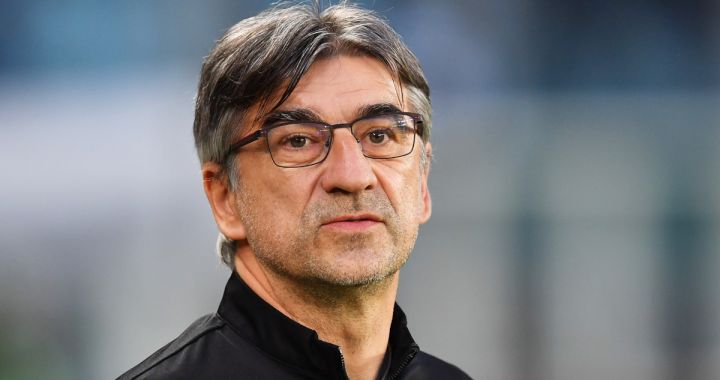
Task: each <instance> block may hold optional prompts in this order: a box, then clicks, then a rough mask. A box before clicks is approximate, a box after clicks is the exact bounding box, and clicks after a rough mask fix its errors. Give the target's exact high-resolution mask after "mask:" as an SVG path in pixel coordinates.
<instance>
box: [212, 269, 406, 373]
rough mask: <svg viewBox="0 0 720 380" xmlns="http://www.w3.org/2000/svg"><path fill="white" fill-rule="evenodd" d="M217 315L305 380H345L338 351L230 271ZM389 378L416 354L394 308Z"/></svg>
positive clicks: (343, 367) (404, 319)
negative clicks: (308, 379)
mask: <svg viewBox="0 0 720 380" xmlns="http://www.w3.org/2000/svg"><path fill="white" fill-rule="evenodd" d="M218 314H219V315H220V317H221V318H222V319H224V320H225V321H226V322H227V323H228V324H229V325H230V327H231V328H233V330H235V331H236V332H237V333H238V334H240V336H242V337H243V338H244V339H246V340H248V341H250V342H251V343H252V344H254V345H255V346H256V347H258V348H259V349H261V350H262V351H264V352H265V353H267V354H269V355H271V356H273V357H275V358H276V359H279V360H281V361H282V362H284V363H286V364H288V365H290V366H292V367H295V368H297V369H298V370H300V371H302V372H307V375H308V377H316V376H318V377H322V378H334V379H344V378H347V374H346V372H345V364H344V359H343V357H342V354H341V352H340V348H339V347H338V346H336V345H334V344H331V343H327V342H324V341H321V340H320V339H319V338H318V335H317V333H316V332H315V331H314V330H311V329H309V328H307V327H305V326H303V325H301V324H299V323H297V322H295V321H293V320H292V319H290V318H288V317H287V316H286V315H285V314H283V313H281V312H280V311H278V310H277V309H275V308H274V307H272V306H271V305H270V304H268V303H267V302H265V301H264V300H263V299H262V298H260V297H259V296H258V295H257V294H255V292H253V291H252V289H250V287H248V286H247V284H245V282H244V281H243V280H242V279H241V278H240V276H239V275H238V274H237V273H236V272H234V271H233V273H232V274H231V275H230V279H229V280H228V282H227V285H226V286H225V293H224V294H223V298H222V301H220V307H219V308H218ZM389 349H390V352H392V357H391V362H390V369H389V371H388V373H389V376H390V378H393V377H395V376H397V374H398V373H399V372H401V371H402V369H403V368H404V367H405V366H406V365H407V364H408V363H409V362H410V360H412V358H413V357H414V356H415V355H416V354H417V352H418V351H419V347H418V345H417V344H416V343H415V341H414V340H413V338H412V336H411V335H410V331H409V330H408V328H407V319H406V317H405V313H403V311H402V310H401V309H400V307H399V306H398V305H397V304H395V308H394V311H393V320H392V323H391V326H390V340H389Z"/></svg>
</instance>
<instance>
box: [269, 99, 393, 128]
mask: <svg viewBox="0 0 720 380" xmlns="http://www.w3.org/2000/svg"><path fill="white" fill-rule="evenodd" d="M394 112H402V110H401V109H400V108H398V106H396V105H394V104H392V103H375V104H368V105H364V106H362V107H360V108H358V109H357V111H355V119H361V118H364V117H369V116H375V115H384V114H388V113H394ZM282 122H311V123H322V124H327V123H326V122H324V121H323V120H322V118H321V117H320V116H319V115H318V114H317V113H315V112H314V111H312V110H310V109H307V108H295V109H289V110H275V111H272V112H270V113H268V114H267V115H266V116H265V118H264V121H263V123H262V124H263V126H271V125H273V124H276V123H282Z"/></svg>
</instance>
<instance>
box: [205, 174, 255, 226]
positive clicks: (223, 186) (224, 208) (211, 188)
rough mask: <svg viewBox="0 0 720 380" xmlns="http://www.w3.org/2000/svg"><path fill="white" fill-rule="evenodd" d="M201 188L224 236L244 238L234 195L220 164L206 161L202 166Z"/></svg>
mask: <svg viewBox="0 0 720 380" xmlns="http://www.w3.org/2000/svg"><path fill="white" fill-rule="evenodd" d="M202 177H203V188H204V189H205V195H206V196H207V199H208V202H209V203H210V208H211V209H212V213H213V217H214V218H215V223H217V226H218V229H219V230H220V232H222V234H223V235H225V237H227V238H228V239H231V240H245V238H246V236H247V235H246V233H245V226H244V225H243V223H242V221H241V220H240V216H239V215H238V211H237V207H235V196H234V194H233V193H232V192H231V191H230V189H229V188H228V180H227V179H226V178H224V176H223V174H222V170H221V168H220V165H218V164H217V163H214V162H206V163H204V164H203V166H202Z"/></svg>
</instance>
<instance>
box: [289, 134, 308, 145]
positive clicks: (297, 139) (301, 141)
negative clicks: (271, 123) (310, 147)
mask: <svg viewBox="0 0 720 380" xmlns="http://www.w3.org/2000/svg"><path fill="white" fill-rule="evenodd" d="M287 143H288V144H290V146H291V147H293V148H302V147H304V146H306V145H307V144H308V138H307V137H306V136H300V135H295V136H290V137H288V139H287Z"/></svg>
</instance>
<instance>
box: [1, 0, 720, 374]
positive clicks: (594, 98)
mask: <svg viewBox="0 0 720 380" xmlns="http://www.w3.org/2000/svg"><path fill="white" fill-rule="evenodd" d="M81 3H82V2H81ZM216 3H217V4H216ZM257 3H261V2H257ZM213 4H214V5H215V6H217V7H218V9H225V8H223V6H225V7H226V8H228V7H229V6H228V5H227V4H225V3H223V2H221V1H216V2H215V3H213ZM253 4H254V5H253V6H255V5H257V8H258V9H259V8H262V7H264V3H263V4H261V5H262V6H260V5H258V4H255V2H253ZM459 4H461V5H455V6H454V7H448V8H443V7H440V6H427V7H426V8H414V7H412V6H410V5H407V4H406V3H405V2H399V3H398V9H397V10H393V11H388V12H390V13H389V17H390V18H391V21H394V22H396V24H395V23H394V24H393V25H394V26H395V27H396V28H398V30H399V32H400V33H401V34H403V35H404V36H405V37H406V39H407V41H408V43H409V44H410V47H411V48H413V49H414V50H415V51H416V52H417V53H418V55H419V56H420V59H421V61H423V63H424V65H425V68H426V70H427V73H428V77H429V79H430V83H431V86H433V89H434V93H433V105H434V114H435V118H434V130H433V152H434V154H435V161H434V162H433V164H432V165H433V166H432V169H431V175H430V188H431V193H432V196H433V206H434V207H433V216H432V219H431V220H430V222H429V223H428V224H427V225H425V226H423V227H422V228H421V232H420V237H419V239H418V242H417V245H416V249H415V251H414V253H413V256H412V258H411V259H410V261H409V263H408V264H407V266H406V267H405V268H404V269H403V270H402V274H401V285H400V294H399V303H400V304H401V306H402V307H403V308H404V309H405V311H406V313H407V314H408V318H409V324H410V328H411V331H412V333H413V335H414V337H415V339H416V340H417V341H418V342H419V344H420V346H421V347H422V348H423V349H424V350H426V351H428V352H430V353H432V354H435V355H437V356H440V357H442V358H444V359H447V360H448V361H450V362H452V363H455V364H457V365H458V366H459V367H461V368H463V369H464V370H465V371H466V372H468V374H470V375H471V376H472V377H473V378H475V379H498V380H505V379H519V380H531V379H532V380H535V379H538V380H546V379H547V380H550V379H559V380H572V379H589V380H595V379H597V380H601V379H634V380H655V379H668V380H670V379H673V380H674V379H683V380H685V379H690V380H710V379H717V378H720V365H718V363H720V164H718V163H720V107H718V105H720V91H718V90H717V87H712V86H709V87H702V86H700V87H697V86H688V87H682V86H679V87H677V86H676V87H673V86H669V87H662V86H659V89H655V88H654V87H653V86H647V85H645V84H642V83H640V84H632V85H629V86H625V87H623V86H616V87H613V86H602V85H600V86H596V87H594V85H591V86H578V87H572V86H571V87H570V88H562V89H557V88H554V89H550V90H548V89H547V88H544V87H543V86H542V85H540V84H537V85H536V84H531V85H528V86H525V87H522V86H507V88H500V89H498V87H497V85H496V84H492V82H493V81H494V80H495V79H493V78H495V76H497V77H498V78H503V75H505V76H506V77H505V78H506V80H508V81H510V79H507V78H509V77H513V75H521V74H522V73H523V72H524V71H523V70H520V69H518V68H517V67H516V68H515V70H516V71H512V68H509V67H508V66H504V62H505V61H503V59H505V58H507V56H503V55H502V54H501V53H502V51H500V52H498V51H499V50H498V48H497V44H501V43H507V42H512V41H515V40H514V39H513V37H512V36H510V37H503V36H492V35H490V36H488V35H487V34H482V35H475V34H469V36H476V37H477V38H475V37H473V38H469V37H467V36H468V34H467V33H471V32H472V31H473V30H474V29H471V28H470V26H469V25H471V23H468V21H463V19H461V16H459V15H461V14H462V11H463V10H464V9H470V10H472V12H480V11H481V10H478V9H476V8H473V7H476V6H475V5H473V4H471V2H460V3H459ZM488 4H495V5H494V6H496V7H499V8H497V9H495V8H492V7H490V6H488V7H489V8H492V9H489V10H488V9H484V11H485V12H489V13H490V14H493V12H497V13H498V14H500V15H504V17H506V18H502V20H506V21H507V20H510V21H517V20H518V19H522V17H520V16H518V15H519V14H521V13H522V12H520V11H517V12H516V13H513V12H512V11H511V10H512V9H514V8H512V7H518V9H520V8H522V6H523V5H522V4H520V3H518V2H510V3H509V4H514V5H512V6H510V5H507V8H503V7H501V6H500V5H498V4H500V2H489V3H488ZM391 5H392V4H391ZM16 6H17V4H16ZM384 6H385V3H383V5H382V6H376V9H386V8H389V7H390V6H389V5H388V6H387V7H384ZM158 7H159V8H161V7H160V6H158ZM463 7H466V8H463ZM393 9H394V8H393ZM423 9H424V10H423ZM403 10H407V12H402V11H403ZM217 12H220V11H217ZM254 12H255V10H253V11H252V12H251V11H250V10H247V11H245V13H243V12H238V13H236V14H234V15H233V18H234V19H235V20H237V19H240V18H242V17H246V16H248V15H250V14H252V13H254ZM468 12H469V11H468ZM411 16H415V17H416V18H418V17H419V19H420V20H423V17H426V18H427V17H429V18H431V19H433V20H440V21H442V22H444V23H449V24H448V27H447V28H444V27H443V25H445V24H440V25H436V26H434V28H435V29H431V30H433V31H435V32H436V33H441V31H444V33H447V35H443V34H433V35H432V36H430V37H427V38H428V41H430V42H432V43H433V44H434V45H433V46H434V47H435V49H438V50H440V51H441V52H442V44H443V42H444V41H445V40H446V39H451V40H452V41H453V44H455V45H453V44H448V45H449V46H451V48H452V49H458V50H461V49H464V50H465V52H464V53H463V54H461V55H459V57H460V58H458V61H457V62H451V63H448V64H449V65H450V68H452V69H453V70H461V71H462V70H464V71H462V72H460V73H454V72H453V71H452V70H446V69H444V66H443V64H444V63H447V62H446V61H447V59H446V58H445V57H447V54H439V56H435V54H434V51H433V48H432V47H428V46H426V45H423V44H422V43H423V42H424V41H425V40H424V39H423V38H424V36H425V33H426V32H425V31H424V30H422V29H421V28H419V26H418V25H428V24H427V23H426V24H423V23H409V24H408V21H407V20H408V19H412V17H411ZM228 17H229V16H228ZM648 17H649V16H648ZM490 19H491V17H488V16H486V17H485V18H483V21H484V22H485V23H486V24H483V25H486V26H482V27H479V28H480V29H482V30H485V31H493V30H496V31H497V30H504V29H498V28H500V26H499V25H504V24H503V23H502V22H500V21H496V23H495V24H493V22H492V20H490ZM488 23H489V25H488ZM183 25H186V24H183ZM213 25H215V24H213ZM227 25H229V24H227ZM227 25H226V26H227ZM494 27H495V28H494ZM431 28H432V26H431ZM505 28H510V27H509V26H505ZM661 29H662V28H661ZM206 30H207V28H206ZM221 31H222V28H216V29H212V31H211V32H207V31H206V33H210V34H211V35H213V36H214V37H213V38H216V37H217V36H219V35H220V33H221ZM474 31H475V32H476V31H477V30H474ZM515 32H516V33H519V32H518V31H517V30H516V31H515ZM522 32H523V33H529V32H528V31H526V30H524V31H522ZM185 33H186V34H190V33H189V32H185ZM213 33H214V34H213ZM456 35H464V36H466V38H465V39H452V37H453V36H456ZM516 38H519V37H516ZM529 40H530V39H528V41H529ZM477 41H480V42H482V44H479V46H476V48H477V49H476V50H472V49H471V48H472V47H473V46H474V45H473V44H475V43H477ZM713 41H717V39H716V40H713ZM201 42H202V44H204V45H203V46H205V47H206V49H209V47H210V44H211V43H212V39H211V38H210V39H208V40H207V41H205V40H203V41H201ZM524 43H525V45H522V46H520V47H519V48H518V49H519V50H520V51H523V49H529V48H530V47H531V45H532V44H531V43H529V42H527V41H525V42H524ZM0 47H2V45H1V44H0ZM718 51H720V49H719V50H718ZM201 56H202V54H198V55H196V56H195V55H193V59H192V60H190V59H178V58H175V59H171V60H165V61H162V62H159V63H158V62H154V63H148V64H136V63H133V64H132V65H125V66H122V65H120V66H118V67H115V66H102V65H100V67H99V68H98V67H94V68H92V69H87V70H86V69H75V68H73V69H72V70H66V69H62V70H55V71H52V70H48V71H42V70H37V71H17V72H14V71H12V70H10V69H7V68H6V70H5V73H6V74H5V75H0V173H2V174H3V180H2V185H1V186H0V305H2V307H0V378H2V379H9V380H21V379H22V380H24V379H40V378H53V379H106V378H115V377H116V376H118V375H119V374H121V373H122V372H123V371H125V370H126V369H128V368H130V367H131V366H133V365H135V364H137V363H138V362H139V361H141V360H142V359H144V358H145V357H147V356H148V355H149V354H150V353H152V352H153V351H155V350H156V349H158V348H160V347H161V346H163V345H164V344H165V343H167V342H168V341H169V340H171V339H173V338H174V337H176V336H177V335H178V334H179V333H180V332H181V331H182V330H183V329H184V328H185V327H186V326H187V325H188V324H189V323H190V322H192V321H193V320H195V319H196V318H198V317H199V316H201V315H203V314H206V313H209V312H212V311H214V310H215V309H216V308H217V304H218V302H219V300H220V296H221V294H222V289H223V286H224V284H225V281H226V279H227V276H228V274H229V272H228V270H227V269H226V268H224V267H223V266H222V265H221V264H220V262H219V260H218V259H217V257H216V256H215V252H214V245H215V239H216V229H215V225H214V222H213V220H212V217H211V213H210V210H209V208H208V206H207V204H206V200H205V197H204V194H203V193H202V188H201V182H200V173H199V164H198V162H197V159H196V156H195V151H194V147H193V141H192V133H191V128H192V118H193V113H192V112H193V106H194V104H193V98H194V95H195V86H196V81H197V77H198V72H199V65H200V59H201ZM650 56H651V57H652V54H650ZM643 57H646V56H643ZM713 57H714V56H713ZM463 59H465V61H463ZM476 59H479V60H483V63H482V64H478V65H475V64H474V62H475V61H474V60H476ZM538 59H539V58H538ZM0 63H1V62H0ZM546 63H547V62H546ZM71 66H72V65H71ZM476 66H477V67H476ZM590 66H591V65H590ZM0 67H1V65H0ZM478 67H479V68H478ZM473 70H477V72H474V71H473ZM618 70H620V69H618ZM648 70H650V69H648ZM0 73H2V71H0ZM7 73H10V74H7ZM630 73H631V74H632V73H634V71H630ZM11 74H12V75H11ZM453 74H457V75H460V79H458V77H457V76H453ZM661 74H662V73H661ZM463 75H465V76H466V77H467V78H471V79H468V80H469V81H470V83H464V84H463V83H462V82H463V78H465V77H462V76H463ZM574 75H579V74H577V73H575V74H574ZM606 75H608V76H609V77H610V78H612V75H610V74H606ZM658 75H660V74H658ZM659 77H662V75H660V76H659ZM606 79H607V78H606ZM528 80H530V79H528ZM607 80H609V79H607ZM692 80H694V79H692V78H690V79H688V81H692ZM498 81H499V79H498ZM533 83H534V82H533ZM693 83H694V82H693ZM486 84H487V85H488V86H490V88H491V90H488V89H487V88H484V87H482V85H486ZM601 84H602V83H601ZM493 86H495V87H493Z"/></svg>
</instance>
